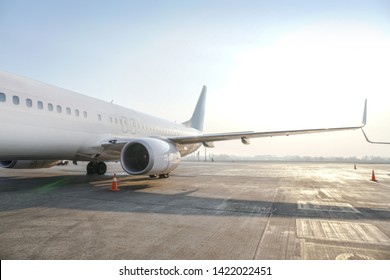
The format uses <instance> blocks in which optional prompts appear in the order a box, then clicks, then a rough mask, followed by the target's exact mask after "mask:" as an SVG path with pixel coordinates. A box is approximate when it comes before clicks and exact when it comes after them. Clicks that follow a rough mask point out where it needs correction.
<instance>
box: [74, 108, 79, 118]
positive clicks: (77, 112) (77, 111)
mask: <svg viewBox="0 0 390 280" xmlns="http://www.w3.org/2000/svg"><path fill="white" fill-rule="evenodd" d="M74 114H75V115H76V117H79V116H80V111H79V109H75V110H74Z"/></svg>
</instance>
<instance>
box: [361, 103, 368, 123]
mask: <svg viewBox="0 0 390 280" xmlns="http://www.w3.org/2000/svg"><path fill="white" fill-rule="evenodd" d="M366 123H367V99H366V101H365V102H364V111H363V123H362V124H363V126H365V125H366Z"/></svg>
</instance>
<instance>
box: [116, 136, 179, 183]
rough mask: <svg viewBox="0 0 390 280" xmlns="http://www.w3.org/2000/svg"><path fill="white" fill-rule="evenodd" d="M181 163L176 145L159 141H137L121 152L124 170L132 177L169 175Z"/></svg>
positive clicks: (126, 146) (151, 139) (128, 144)
mask: <svg viewBox="0 0 390 280" xmlns="http://www.w3.org/2000/svg"><path fill="white" fill-rule="evenodd" d="M179 163H180V153H179V151H178V150H177V149H176V147H175V145H173V144H171V143H169V142H166V141H163V140H159V139H154V138H140V139H136V140H134V141H132V142H129V143H127V144H126V145H125V146H124V147H123V149H122V151H121V164H122V168H123V170H125V171H126V172H127V173H129V174H130V175H160V174H164V175H167V174H169V173H170V172H171V171H172V170H174V169H175V168H176V167H177V166H178V165H179Z"/></svg>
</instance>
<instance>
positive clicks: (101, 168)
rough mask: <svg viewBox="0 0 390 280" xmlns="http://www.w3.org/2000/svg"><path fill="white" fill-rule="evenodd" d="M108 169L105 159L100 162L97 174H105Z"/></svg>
mask: <svg viewBox="0 0 390 280" xmlns="http://www.w3.org/2000/svg"><path fill="white" fill-rule="evenodd" d="M106 171H107V165H106V164H105V163H104V162H103V161H100V162H98V163H97V168H96V173H97V175H104V174H106Z"/></svg>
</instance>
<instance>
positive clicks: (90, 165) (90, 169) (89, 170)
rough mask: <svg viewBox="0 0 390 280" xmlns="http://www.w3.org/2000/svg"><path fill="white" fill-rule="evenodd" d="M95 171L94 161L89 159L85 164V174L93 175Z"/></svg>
mask: <svg viewBox="0 0 390 280" xmlns="http://www.w3.org/2000/svg"><path fill="white" fill-rule="evenodd" d="M96 173H97V164H96V162H93V161H91V162H90V163H88V165H87V175H94V174H96Z"/></svg>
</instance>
